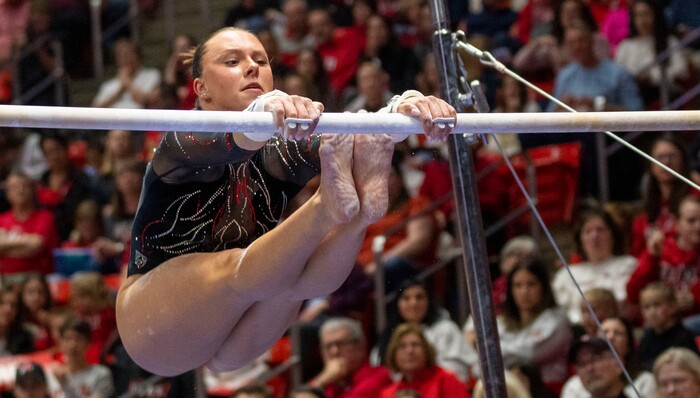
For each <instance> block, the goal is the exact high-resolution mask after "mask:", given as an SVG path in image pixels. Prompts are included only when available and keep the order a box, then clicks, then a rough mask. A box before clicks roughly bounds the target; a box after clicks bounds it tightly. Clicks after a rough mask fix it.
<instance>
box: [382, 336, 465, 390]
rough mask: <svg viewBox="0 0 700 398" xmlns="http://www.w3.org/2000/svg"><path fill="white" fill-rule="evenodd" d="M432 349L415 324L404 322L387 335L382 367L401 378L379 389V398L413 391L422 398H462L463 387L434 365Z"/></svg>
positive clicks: (459, 382)
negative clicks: (385, 353)
mask: <svg viewBox="0 0 700 398" xmlns="http://www.w3.org/2000/svg"><path fill="white" fill-rule="evenodd" d="M435 361H436V359H435V349H434V348H433V347H432V346H431V345H430V343H428V340H427V339H426V338H425V336H424V335H423V330H422V329H421V326H419V325H413V324H408V323H404V324H402V325H399V327H397V328H396V330H395V331H394V334H393V335H392V336H391V341H390V342H389V348H388V349H387V356H386V364H387V366H388V367H389V369H391V370H392V371H394V372H397V373H399V374H400V375H401V379H400V380H399V381H396V382H394V383H393V384H392V385H390V386H388V387H386V388H385V389H383V390H382V395H381V397H382V398H392V397H393V396H394V394H396V392H397V391H399V390H416V391H418V393H419V394H420V396H421V397H423V398H441V397H450V398H466V397H469V392H467V386H466V384H464V383H462V382H461V381H459V379H458V378H457V376H455V375H454V374H452V373H450V372H448V371H446V370H444V369H443V368H441V367H439V366H437V365H436V362H435Z"/></svg>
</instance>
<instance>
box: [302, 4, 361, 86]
mask: <svg viewBox="0 0 700 398" xmlns="http://www.w3.org/2000/svg"><path fill="white" fill-rule="evenodd" d="M308 24H309V33H310V35H311V37H312V38H313V43H314V49H315V50H316V51H318V53H319V54H320V55H321V58H322V59H323V68H324V69H325V70H326V73H328V81H329V83H330V86H331V88H332V90H333V93H334V96H336V97H337V96H340V95H342V93H343V91H344V90H345V89H346V88H347V87H348V85H349V84H350V81H351V79H352V78H353V76H355V72H356V71H357V66H358V62H359V60H360V56H361V55H362V53H363V52H364V49H365V44H366V43H365V39H364V38H363V37H361V36H360V35H358V34H357V33H356V32H355V31H353V30H352V29H348V28H340V27H336V26H335V24H334V23H333V18H332V16H331V12H330V11H329V10H328V9H325V8H317V9H313V10H311V11H310V12H309V15H308Z"/></svg>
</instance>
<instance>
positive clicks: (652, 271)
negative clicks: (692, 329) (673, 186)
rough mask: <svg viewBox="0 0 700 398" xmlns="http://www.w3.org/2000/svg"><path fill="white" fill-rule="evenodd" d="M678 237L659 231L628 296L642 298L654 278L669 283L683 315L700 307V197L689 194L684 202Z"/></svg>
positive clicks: (681, 207)
mask: <svg viewBox="0 0 700 398" xmlns="http://www.w3.org/2000/svg"><path fill="white" fill-rule="evenodd" d="M677 213H678V214H677V221H676V234H675V237H674V236H671V237H666V236H665V234H664V233H663V232H662V231H658V230H657V231H655V232H654V233H653V234H652V235H651V236H650V237H649V239H648V240H647V248H646V250H645V252H644V253H643V254H642V256H641V257H640V258H639V265H638V266H637V269H636V270H635V271H634V273H633V274H632V276H631V277H630V280H629V283H628V284H627V296H628V298H629V299H630V300H631V301H632V302H633V303H637V302H639V295H640V292H641V291H642V289H643V288H644V287H645V286H646V285H648V284H650V283H651V282H655V281H661V282H665V283H667V284H669V285H670V286H671V287H672V288H673V290H674V291H675V294H676V301H677V302H678V309H679V311H680V312H681V314H682V315H691V314H697V313H698V310H700V198H698V197H697V196H695V195H688V196H686V197H685V198H683V200H682V201H681V202H680V204H679V206H678V212H677Z"/></svg>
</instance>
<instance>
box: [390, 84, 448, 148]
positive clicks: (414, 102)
mask: <svg viewBox="0 0 700 398" xmlns="http://www.w3.org/2000/svg"><path fill="white" fill-rule="evenodd" d="M396 110H397V112H399V113H401V114H404V115H407V116H411V117H415V118H418V119H420V121H421V122H422V124H423V131H424V132H425V135H426V136H428V139H429V140H435V141H443V142H445V141H447V137H449V135H450V133H451V132H452V128H453V127H454V125H455V123H457V111H456V110H455V108H454V107H453V106H452V105H450V104H448V103H447V102H445V101H443V100H441V99H440V98H437V97H433V96H432V95H431V96H428V97H409V98H406V99H405V100H403V101H401V103H400V104H399V106H398V107H397V108H396ZM438 118H449V119H453V122H452V123H451V124H450V123H443V122H439V123H433V120H434V119H438Z"/></svg>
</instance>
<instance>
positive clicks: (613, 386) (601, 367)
mask: <svg viewBox="0 0 700 398" xmlns="http://www.w3.org/2000/svg"><path fill="white" fill-rule="evenodd" d="M571 362H572V363H573V364H574V366H575V368H576V374H575V376H572V377H578V380H579V382H577V383H574V382H572V383H570V384H568V386H567V387H568V388H567V390H566V391H565V393H566V395H565V394H563V393H562V397H567V398H568V397H583V396H589V397H630V398H631V397H636V396H637V395H636V394H635V393H634V392H633V393H632V395H628V393H627V392H626V391H625V385H626V384H627V382H626V380H625V378H624V374H623V372H622V368H620V366H619V365H618V363H617V362H616V361H615V357H614V356H613V353H612V352H611V351H610V349H609V348H608V344H607V343H606V342H605V340H603V339H602V338H600V337H590V336H583V337H581V339H580V340H579V341H577V342H576V343H575V344H574V345H573V346H572V347H571Z"/></svg>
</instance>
